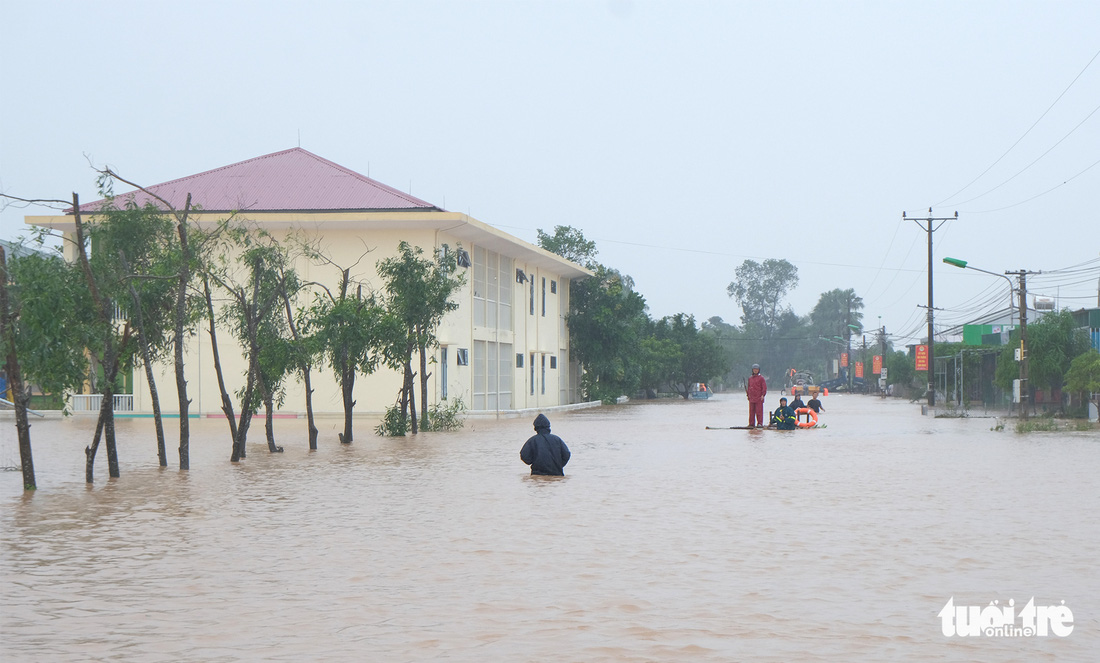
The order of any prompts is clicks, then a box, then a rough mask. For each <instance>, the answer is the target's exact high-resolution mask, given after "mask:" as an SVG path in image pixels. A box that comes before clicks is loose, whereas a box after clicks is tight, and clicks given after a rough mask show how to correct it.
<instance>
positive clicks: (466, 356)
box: [455, 348, 470, 366]
mask: <svg viewBox="0 0 1100 663" xmlns="http://www.w3.org/2000/svg"><path fill="white" fill-rule="evenodd" d="M455 356H456V357H457V358H458V365H459V366H469V365H470V353H469V352H467V351H466V348H459V349H458V354H456V355H455Z"/></svg>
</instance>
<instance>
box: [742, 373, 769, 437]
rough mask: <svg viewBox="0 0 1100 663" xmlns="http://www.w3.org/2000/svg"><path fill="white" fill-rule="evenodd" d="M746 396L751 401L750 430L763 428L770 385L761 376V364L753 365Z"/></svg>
mask: <svg viewBox="0 0 1100 663" xmlns="http://www.w3.org/2000/svg"><path fill="white" fill-rule="evenodd" d="M745 394H746V395H747V396H748V399H749V428H763V427H764V397H765V396H767V394H768V383H767V382H766V381H765V380H764V376H763V375H760V364H753V365H752V377H750V378H749V381H748V386H746V387H745Z"/></svg>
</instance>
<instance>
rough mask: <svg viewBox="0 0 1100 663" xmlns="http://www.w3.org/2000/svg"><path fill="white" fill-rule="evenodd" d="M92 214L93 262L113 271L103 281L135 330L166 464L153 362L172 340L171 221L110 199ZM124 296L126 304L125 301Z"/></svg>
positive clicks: (151, 209)
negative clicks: (110, 284) (94, 220)
mask: <svg viewBox="0 0 1100 663" xmlns="http://www.w3.org/2000/svg"><path fill="white" fill-rule="evenodd" d="M96 218H97V219H98V222H97V223H96V224H94V225H93V226H92V227H91V230H90V235H91V237H92V242H93V245H94V246H95V247H96V251H95V252H94V254H93V261H94V262H98V263H102V265H103V267H104V269H105V271H106V272H107V273H108V274H110V275H112V276H109V277H106V278H104V283H113V282H114V281H113V279H116V278H117V283H116V284H115V287H113V288H112V290H113V292H112V299H113V300H114V301H115V302H116V309H117V310H118V311H119V312H122V311H125V317H126V318H127V319H128V320H129V321H130V323H131V325H132V327H133V329H134V331H135V332H136V336H137V345H138V349H139V350H140V353H141V359H142V364H143V365H144V367H145V379H146V382H147V383H148V385H149V396H150V402H151V404H152V407H153V424H154V429H155V431H156V438H157V457H158V459H159V461H160V465H161V467H167V465H168V456H167V450H166V448H165V441H164V426H163V423H162V419H161V411H160V397H159V394H158V392H157V383H156V379H155V377H154V374H153V365H154V363H155V362H156V361H157V360H158V359H160V357H161V356H162V355H163V354H164V353H166V352H167V349H168V347H169V343H170V340H171V339H170V337H169V335H168V330H169V329H170V327H171V322H172V317H173V312H174V311H175V297H174V287H173V281H174V268H173V266H172V262H173V261H172V260H171V258H170V254H171V250H170V244H171V223H170V222H169V221H168V219H167V218H166V217H164V216H163V215H162V214H161V212H160V210H158V209H157V208H155V207H153V206H152V205H151V204H149V205H146V206H145V207H137V206H136V205H135V204H134V203H133V202H129V203H127V204H126V205H125V207H123V208H118V207H116V206H115V204H114V199H112V198H108V200H107V201H106V203H105V204H104V205H103V206H102V207H101V208H100V209H99V210H98V211H97V212H96ZM116 263H117V264H116ZM127 300H129V301H128V305H124V303H125V302H127Z"/></svg>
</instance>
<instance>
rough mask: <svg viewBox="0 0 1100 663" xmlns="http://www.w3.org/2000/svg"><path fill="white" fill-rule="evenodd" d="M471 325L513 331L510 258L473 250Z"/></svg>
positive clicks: (479, 249)
mask: <svg viewBox="0 0 1100 663" xmlns="http://www.w3.org/2000/svg"><path fill="white" fill-rule="evenodd" d="M473 272H474V276H473V290H474V293H473V294H474V315H473V318H474V326H477V327H490V328H493V329H504V330H507V331H511V330H512V279H511V278H510V276H511V274H512V259H511V258H507V257H505V256H502V255H500V254H498V253H496V252H494V251H488V250H486V249H483V248H481V247H479V246H477V247H474V265H473Z"/></svg>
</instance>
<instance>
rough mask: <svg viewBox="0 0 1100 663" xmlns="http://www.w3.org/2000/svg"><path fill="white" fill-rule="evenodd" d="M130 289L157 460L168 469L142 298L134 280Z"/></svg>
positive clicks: (122, 257)
mask: <svg viewBox="0 0 1100 663" xmlns="http://www.w3.org/2000/svg"><path fill="white" fill-rule="evenodd" d="M118 259H119V261H120V262H121V263H122V268H123V269H124V270H126V272H127V273H130V264H129V262H128V261H127V260H126V254H125V253H123V252H122V251H119V252H118ZM127 285H128V286H129V288H130V299H132V300H133V302H134V315H135V316H137V332H138V345H139V346H140V347H141V362H142V363H143V364H145V381H146V382H148V383H149V399H150V401H151V402H152V404H153V428H154V429H155V430H156V433H157V458H158V459H159V460H160V466H161V467H168V451H167V450H166V449H165V446H164V423H163V421H162V420H161V416H160V397H159V396H158V395H157V381H156V379H155V378H154V377H153V358H152V354H151V353H150V352H149V341H148V339H146V337H145V322H144V318H143V317H142V312H141V297H140V296H139V295H138V291H137V288H135V287H134V282H133V280H130V281H128V282H127Z"/></svg>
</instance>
